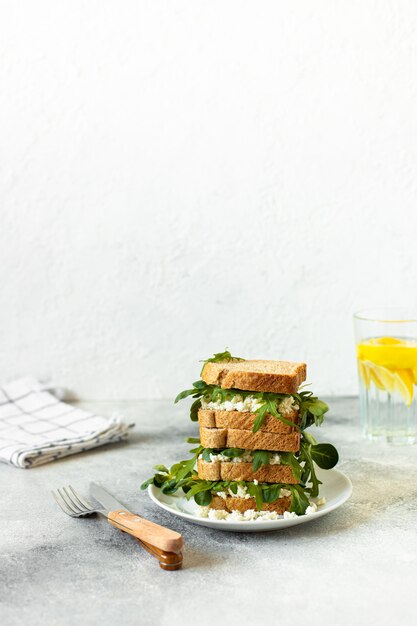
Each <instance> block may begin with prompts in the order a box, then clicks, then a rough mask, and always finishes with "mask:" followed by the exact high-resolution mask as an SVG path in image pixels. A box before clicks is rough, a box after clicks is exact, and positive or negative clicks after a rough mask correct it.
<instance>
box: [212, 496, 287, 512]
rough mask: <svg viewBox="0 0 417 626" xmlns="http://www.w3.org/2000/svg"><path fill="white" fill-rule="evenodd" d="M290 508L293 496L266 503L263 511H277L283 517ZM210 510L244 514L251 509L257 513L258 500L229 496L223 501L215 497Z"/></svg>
mask: <svg viewBox="0 0 417 626" xmlns="http://www.w3.org/2000/svg"><path fill="white" fill-rule="evenodd" d="M290 506H291V496H284V497H283V498H278V500H275V502H271V503H268V504H267V503H264V504H263V505H262V511H275V512H276V513H278V515H283V513H285V511H289V510H290ZM210 508H211V509H217V510H219V509H220V510H222V511H240V513H244V512H245V511H248V510H249V509H254V510H255V511H256V500H255V498H232V497H229V496H227V497H226V499H223V498H221V497H220V496H213V497H212V499H211V503H210Z"/></svg>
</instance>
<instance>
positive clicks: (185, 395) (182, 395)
mask: <svg viewBox="0 0 417 626" xmlns="http://www.w3.org/2000/svg"><path fill="white" fill-rule="evenodd" d="M195 392H196V390H195V389H186V390H185V391H181V392H180V393H179V394H178V395H177V397H176V398H175V400H174V404H177V402H179V401H180V400H183V399H184V398H188V396H192V395H194V394H195Z"/></svg>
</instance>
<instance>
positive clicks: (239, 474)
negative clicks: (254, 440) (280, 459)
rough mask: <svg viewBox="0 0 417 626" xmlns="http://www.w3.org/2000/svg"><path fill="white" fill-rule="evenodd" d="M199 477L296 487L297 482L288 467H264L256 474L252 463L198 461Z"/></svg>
mask: <svg viewBox="0 0 417 626" xmlns="http://www.w3.org/2000/svg"><path fill="white" fill-rule="evenodd" d="M198 477H199V478H201V479H202V480H244V481H254V480H257V481H258V482H260V483H286V484H288V485H296V484H297V482H298V481H297V480H296V478H295V477H294V474H293V473H292V471H291V468H290V467H288V465H262V467H260V468H259V469H258V470H256V472H254V471H253V468H252V463H232V462H231V461H213V462H212V463H209V462H208V461H204V460H203V459H198Z"/></svg>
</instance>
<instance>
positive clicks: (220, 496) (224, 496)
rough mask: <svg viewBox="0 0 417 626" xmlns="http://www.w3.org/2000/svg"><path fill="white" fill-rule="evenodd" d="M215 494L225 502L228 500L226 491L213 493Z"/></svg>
mask: <svg viewBox="0 0 417 626" xmlns="http://www.w3.org/2000/svg"><path fill="white" fill-rule="evenodd" d="M213 494H214V495H216V496H219V498H222V499H223V500H226V497H227V494H226V492H225V491H213Z"/></svg>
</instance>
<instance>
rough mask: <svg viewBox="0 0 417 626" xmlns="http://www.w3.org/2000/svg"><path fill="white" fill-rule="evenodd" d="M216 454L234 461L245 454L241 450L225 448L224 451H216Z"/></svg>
mask: <svg viewBox="0 0 417 626" xmlns="http://www.w3.org/2000/svg"><path fill="white" fill-rule="evenodd" d="M216 452H217V454H223V456H227V458H229V459H235V458H236V457H238V456H242V454H243V453H244V452H245V451H244V450H242V448H225V449H224V450H217V451H216Z"/></svg>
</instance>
